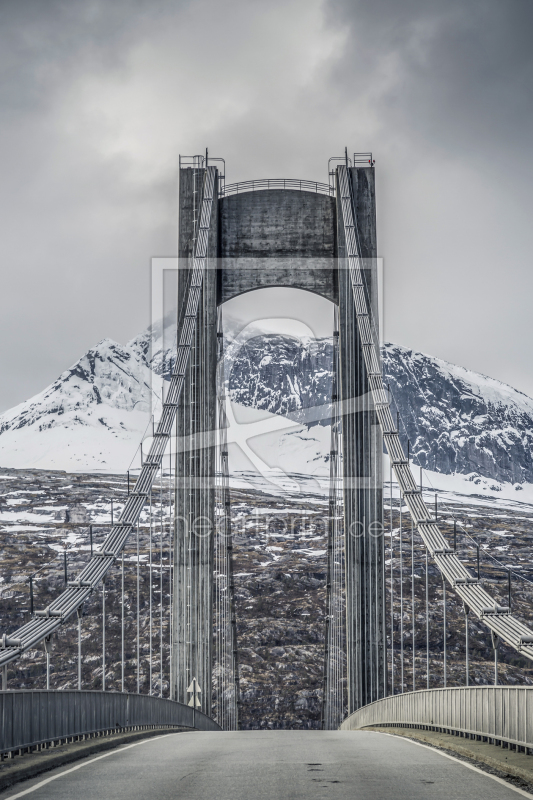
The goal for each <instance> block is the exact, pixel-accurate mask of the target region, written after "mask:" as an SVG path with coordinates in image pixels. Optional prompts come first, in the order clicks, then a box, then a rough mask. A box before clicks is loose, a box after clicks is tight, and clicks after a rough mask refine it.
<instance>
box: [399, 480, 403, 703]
mask: <svg viewBox="0 0 533 800" xmlns="http://www.w3.org/2000/svg"><path fill="white" fill-rule="evenodd" d="M402 503H403V498H402V492H401V490H400V675H401V684H402V687H401V689H400V691H401V692H403V691H404V680H403V673H404V665H403V543H402V534H403V531H402Z"/></svg>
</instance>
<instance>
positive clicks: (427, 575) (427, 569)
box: [425, 547, 429, 689]
mask: <svg viewBox="0 0 533 800" xmlns="http://www.w3.org/2000/svg"><path fill="white" fill-rule="evenodd" d="M425 553H426V688H427V689H429V564H428V549H427V547H426V548H425Z"/></svg>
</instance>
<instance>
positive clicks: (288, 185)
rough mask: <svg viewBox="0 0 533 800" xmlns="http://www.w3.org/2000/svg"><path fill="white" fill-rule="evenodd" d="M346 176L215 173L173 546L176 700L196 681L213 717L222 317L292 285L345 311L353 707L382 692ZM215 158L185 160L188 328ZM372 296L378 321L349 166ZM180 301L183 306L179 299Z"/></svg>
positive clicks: (377, 453)
mask: <svg viewBox="0 0 533 800" xmlns="http://www.w3.org/2000/svg"><path fill="white" fill-rule="evenodd" d="M337 172H338V170H337V171H336V172H334V173H332V175H331V178H332V182H331V185H330V186H328V185H325V184H315V183H312V182H309V181H268V182H267V181H263V182H253V181H249V182H246V183H244V184H236V185H234V186H233V187H226V188H225V189H221V185H222V181H221V179H220V176H218V177H217V186H216V187H215V200H214V203H213V208H212V213H211V218H210V222H209V231H208V236H209V239H208V257H209V268H208V269H207V271H206V273H205V278H204V281H203V284H202V288H201V293H202V295H201V303H200V309H201V310H200V317H199V320H198V325H197V328H196V333H195V339H194V343H193V349H192V352H191V357H190V360H189V364H188V367H187V377H186V381H185V387H186V388H185V390H184V392H183V393H182V396H181V398H180V403H179V408H178V433H179V436H180V441H181V442H182V445H181V446H180V449H179V453H178V475H179V489H178V493H177V498H176V500H177V507H176V508H177V511H176V513H177V516H178V525H177V529H176V541H175V549H174V552H175V582H174V584H175V590H174V591H175V594H174V621H173V629H174V630H173V642H174V644H173V647H174V651H173V664H174V669H173V696H174V697H175V699H177V700H179V701H181V702H184V701H185V702H187V700H188V695H187V688H188V685H189V683H190V681H191V679H192V678H193V677H196V678H197V679H198V681H199V685H200V687H201V689H202V693H201V695H200V697H201V703H202V710H203V711H205V712H206V713H207V714H209V713H210V697H211V688H210V687H211V664H212V653H211V640H212V634H211V631H212V595H213V530H212V521H213V520H214V506H215V494H214V482H215V478H214V476H215V458H216V450H215V447H216V438H215V434H214V432H215V428H216V394H217V386H216V354H217V309H218V308H219V307H220V306H221V305H222V304H223V303H225V302H226V301H227V300H230V299H231V298H233V297H236V296H238V295H240V294H243V293H245V292H248V291H251V290H254V289H260V288H266V287H290V288H297V289H303V290H305V291H309V292H314V293H316V294H319V295H321V296H323V297H325V298H327V299H329V300H330V301H332V302H333V303H334V304H336V306H337V307H338V319H339V354H340V359H339V361H340V376H339V390H340V397H338V403H339V410H340V414H341V417H342V442H343V460H342V464H343V466H342V470H343V481H344V483H343V487H344V488H343V495H344V532H345V585H346V618H347V623H346V642H347V645H346V647H347V663H348V711H349V712H352V711H354V710H355V709H357V708H359V707H360V706H362V705H365V704H367V703H369V702H371V701H373V700H376V699H378V698H380V697H383V696H384V694H386V653H385V627H384V551H383V525H382V514H383V511H382V509H383V503H382V499H383V497H382V475H381V469H382V452H383V443H382V437H381V434H380V432H379V426H378V424H377V419H376V416H375V411H374V409H373V407H372V402H371V400H370V394H369V386H368V378H367V375H366V369H365V363H364V360H363V356H362V344H361V338H360V333H359V330H358V326H357V322H356V315H355V308H354V300H353V295H352V286H351V280H350V273H349V270H348V269H347V262H346V260H345V256H346V249H345V239H344V236H345V234H344V231H345V227H344V225H343V209H342V204H341V202H340V199H339V198H340V192H339V190H338V174H337ZM204 173H205V161H204V160H203V159H200V158H198V157H196V158H195V159H194V160H191V162H190V163H187V162H186V161H185V160H183V161H182V163H181V165H180V176H179V177H180V189H179V252H178V255H179V259H180V262H179V263H180V269H179V278H178V280H179V287H180V288H179V293H178V319H179V318H180V317H181V318H183V317H184V315H185V309H184V308H183V307H182V306H180V298H184V297H185V293H184V291H183V288H184V287H185V286H186V285H187V283H188V282H190V281H191V276H192V255H193V252H194V243H195V237H196V236H197V235H198V230H199V224H198V214H199V209H200V207H201V200H202V192H203V186H204ZM347 175H348V180H349V185H350V190H351V199H352V207H353V209H354V212H355V218H356V221H357V223H356V227H357V231H356V232H357V235H358V241H359V246H360V255H361V256H362V257H363V259H365V261H364V264H365V270H364V274H365V277H366V291H367V293H368V298H369V300H370V305H371V307H372V309H373V312H374V319H375V320H377V319H378V307H377V302H378V293H377V280H376V275H377V272H376V269H375V260H376V256H377V245H376V211H375V180H374V176H375V173H374V168H373V165H372V163H371V162H370V163H369V162H368V160H367V161H366V162H365V163H364V164H360V165H358V166H355V167H351V166H350V167H348V169H347ZM181 302H182V303H183V300H181Z"/></svg>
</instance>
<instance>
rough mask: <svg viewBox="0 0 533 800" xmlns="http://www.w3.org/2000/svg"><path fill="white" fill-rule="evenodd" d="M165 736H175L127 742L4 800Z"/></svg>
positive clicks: (28, 792)
mask: <svg viewBox="0 0 533 800" xmlns="http://www.w3.org/2000/svg"><path fill="white" fill-rule="evenodd" d="M167 736H176V734H175V733H164V734H163V735H162V736H153V737H152V738H151V739H142V740H141V741H140V742H134V743H133V744H127V745H126V746H125V747H117V748H115V749H113V750H110V751H109V752H108V753H104V754H103V755H101V756H96V758H89V759H87V760H85V759H84V760H83V761H82V762H81V763H80V764H76V766H75V767H71V768H70V769H66V770H64V771H63V772H59V773H58V774H57V775H52V776H51V777H50V778H45V780H44V781H40V782H39V783H36V784H35V786H30V788H29V789H24V791H22V792H18V794H12V795H9V798H6V800H17V797H24V796H25V795H27V794H30V793H31V792H35V790H36V789H40V788H41V786H46V784H47V783H51V782H52V781H56V780H57V779H58V778H62V777H63V775H68V774H69V772H76V770H77V769H81V768H82V767H86V766H87V764H94V762H95V761H100V759H102V758H107V757H108V756H113V755H115V753H123V752H124V750H129V749H130V748H131V747H138V746H139V745H140V744H148V743H149V742H156V741H157V740H158V739H166V737H167Z"/></svg>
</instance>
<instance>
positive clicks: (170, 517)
mask: <svg viewBox="0 0 533 800" xmlns="http://www.w3.org/2000/svg"><path fill="white" fill-rule="evenodd" d="M168 448H169V449H168V465H169V470H168V696H169V698H170V697H171V685H172V531H173V530H174V519H173V516H174V515H173V507H172V436H170V437H169V440H168Z"/></svg>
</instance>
